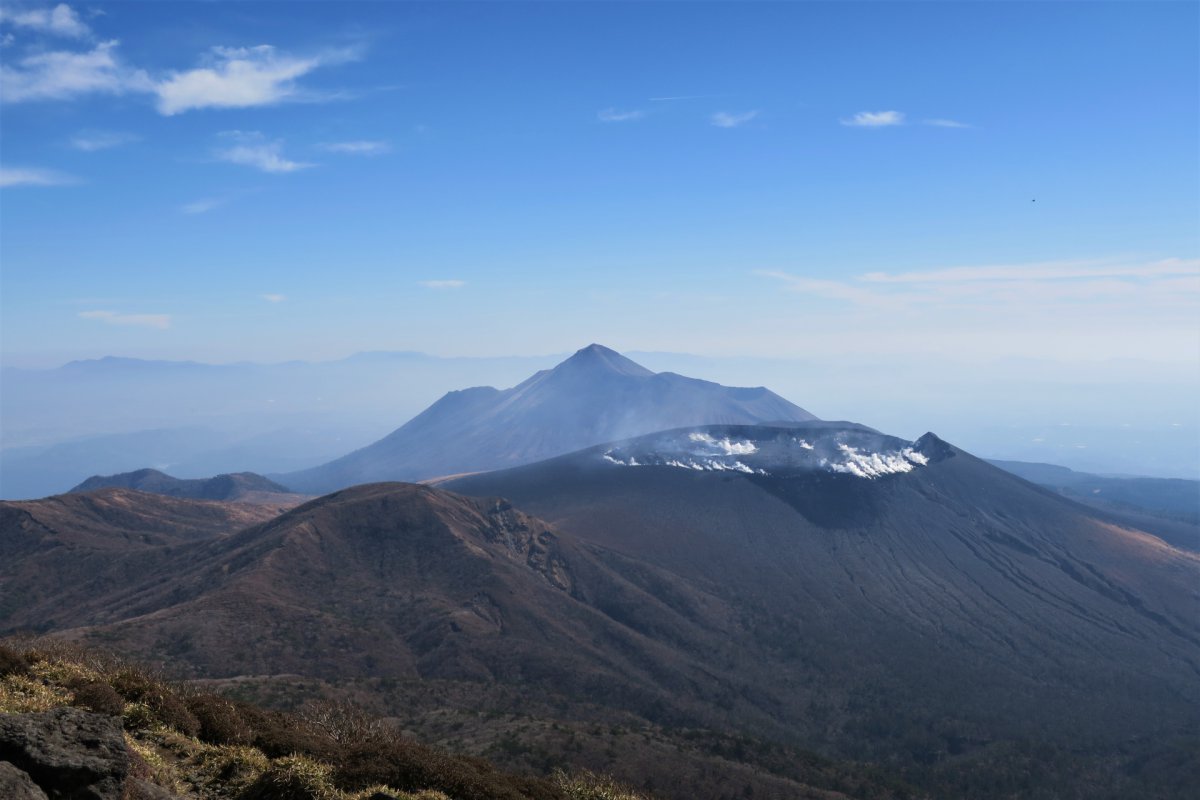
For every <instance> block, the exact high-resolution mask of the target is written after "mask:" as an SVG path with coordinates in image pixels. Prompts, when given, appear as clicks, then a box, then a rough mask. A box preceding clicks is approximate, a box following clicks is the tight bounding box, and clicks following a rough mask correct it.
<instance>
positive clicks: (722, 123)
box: [709, 111, 758, 128]
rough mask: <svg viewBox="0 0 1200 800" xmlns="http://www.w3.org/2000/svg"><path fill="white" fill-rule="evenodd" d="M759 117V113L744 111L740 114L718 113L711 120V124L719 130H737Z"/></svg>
mask: <svg viewBox="0 0 1200 800" xmlns="http://www.w3.org/2000/svg"><path fill="white" fill-rule="evenodd" d="M757 116H758V112H757V111H742V112H740V113H733V112H730V111H718V112H717V113H715V114H713V115H712V116H711V117H710V118H709V122H711V123H712V124H713V125H715V126H716V127H718V128H737V127H739V126H741V125H745V124H746V123H747V122H749V121H750V120H752V119H754V118H755V117H757Z"/></svg>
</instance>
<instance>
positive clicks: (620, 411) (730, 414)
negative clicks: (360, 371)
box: [279, 344, 816, 493]
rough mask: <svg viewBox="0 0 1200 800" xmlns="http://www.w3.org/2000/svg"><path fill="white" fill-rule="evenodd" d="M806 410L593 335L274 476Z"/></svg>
mask: <svg viewBox="0 0 1200 800" xmlns="http://www.w3.org/2000/svg"><path fill="white" fill-rule="evenodd" d="M815 419H816V417H814V416H813V415H812V414H810V413H809V412H807V411H805V410H804V409H802V408H800V407H799V406H796V405H794V404H792V403H789V402H788V401H787V400H784V399H783V398H782V397H780V396H779V395H777V394H774V393H773V392H771V391H769V390H767V389H764V388H762V387H758V388H751V389H742V388H731V387H727V386H721V385H720V384H717V383H712V382H709V381H703V380H697V379H695V378H686V377H684V376H682V375H676V374H674V373H670V372H662V373H654V372H651V371H650V370H648V369H646V368H645V367H642V366H640V365H639V364H636V363H634V362H633V361H631V360H629V359H628V358H625V357H624V356H622V355H621V354H620V353H617V352H615V351H613V350H610V349H608V348H607V347H602V346H600V345H598V344H593V345H590V346H588V347H585V348H583V349H582V350H580V351H578V352H577V353H575V354H574V355H573V356H571V357H570V358H568V359H567V360H566V361H564V362H562V363H561V364H559V365H558V366H557V367H555V368H554V369H550V370H543V371H541V372H538V373H537V374H535V375H533V376H532V377H531V378H529V379H528V380H526V381H524V382H523V383H521V384H519V385H517V386H514V387H513V388H511V389H505V390H503V391H502V390H499V389H494V388H492V387H490V386H488V387H476V388H473V389H464V390H462V391H457V392H450V393H448V394H446V395H445V396H444V397H442V398H441V399H440V400H438V401H437V402H436V403H434V404H433V405H432V406H430V407H429V408H428V409H426V410H425V411H424V412H422V413H421V414H419V415H418V416H416V417H415V418H413V419H412V420H411V421H409V422H408V423H407V424H405V425H404V426H403V427H401V428H399V429H397V430H396V431H394V432H393V433H391V434H389V435H388V436H387V437H385V438H383V439H381V440H380V441H378V442H375V443H374V444H372V445H369V446H367V447H364V448H362V449H361V450H357V451H355V452H353V453H350V454H349V455H347V456H344V457H342V458H339V459H337V460H335V461H331V462H329V463H328V464H324V465H321V466H318V467H314V468H312V469H308V470H303V471H300V472H293V473H288V474H286V475H282V476H279V478H280V480H281V481H283V482H284V483H286V484H287V485H288V486H290V487H292V488H293V489H295V490H296V491H304V492H314V493H316V492H325V491H332V490H335V489H341V488H344V487H346V486H352V485H355V484H359V483H367V482H371V481H395V480H405V481H412V480H422V479H427V478H434V477H439V476H445V475H452V474H457V473H464V472H476V471H480V470H490V469H499V468H503V467H510V466H515V465H518V464H526V463H531V462H534V461H539V460H541V459H544V458H549V457H551V456H556V455H561V454H563V453H569V452H571V451H574V450H578V449H581V448H584V447H589V446H591V445H595V444H599V443H601V442H607V441H613V440H615V439H621V438H625V437H628V436H636V435H639V434H643V433H650V432H652V431H657V430H664V429H668V428H677V427H681V426H685V425H704V424H755V423H760V422H775V421H789V422H804V421H809V420H815Z"/></svg>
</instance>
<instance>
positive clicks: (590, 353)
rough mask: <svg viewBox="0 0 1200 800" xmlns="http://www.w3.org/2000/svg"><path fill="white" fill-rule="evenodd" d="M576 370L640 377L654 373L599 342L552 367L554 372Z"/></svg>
mask: <svg viewBox="0 0 1200 800" xmlns="http://www.w3.org/2000/svg"><path fill="white" fill-rule="evenodd" d="M578 370H587V371H591V372H609V373H618V374H621V375H633V376H642V377H648V376H650V375H653V374H654V373H653V372H651V371H650V370H648V369H646V368H645V367H643V366H642V365H641V364H638V363H637V362H635V361H631V360H630V359H628V358H626V357H625V356H623V355H621V354H620V353H618V352H617V351H616V350H613V349H611V348H608V347H605V346H604V345H601V344H589V345H588V346H587V347H584V348H583V349H581V350H577V351H576V352H575V354H574V355H573V356H571V357H570V358H568V359H567V360H566V361H564V362H562V363H561V364H559V365H558V366H557V367H555V368H554V371H555V372H559V371H571V372H574V371H578Z"/></svg>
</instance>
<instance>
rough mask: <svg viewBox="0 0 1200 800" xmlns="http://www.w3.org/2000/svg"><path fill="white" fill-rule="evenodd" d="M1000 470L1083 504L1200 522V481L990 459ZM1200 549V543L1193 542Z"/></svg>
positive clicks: (1191, 523) (1190, 523) (1190, 522)
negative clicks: (1099, 473)
mask: <svg viewBox="0 0 1200 800" xmlns="http://www.w3.org/2000/svg"><path fill="white" fill-rule="evenodd" d="M989 463H991V464H994V465H995V466H997V467H1000V469H1003V470H1007V471H1008V472H1011V473H1013V474H1014V475H1020V476H1021V477H1022V478H1024V479H1025V480H1027V481H1031V482H1032V483H1036V484H1038V485H1039V486H1044V487H1046V488H1047V489H1052V490H1053V491H1055V492H1058V493H1059V494H1061V495H1063V496H1065V497H1070V498H1072V499H1074V500H1078V501H1079V502H1081V503H1087V504H1088V505H1092V506H1096V507H1097V508H1105V509H1111V510H1117V511H1125V512H1130V511H1133V512H1145V513H1148V514H1152V515H1154V516H1158V517H1164V518H1166V519H1176V520H1180V521H1181V522H1186V523H1188V524H1189V525H1193V526H1195V525H1200V481H1191V480H1184V479H1182V478H1142V477H1137V476H1133V475H1121V476H1113V475H1092V474H1090V473H1087V472H1076V471H1075V470H1071V469H1067V468H1066V467H1060V466H1057V465H1054V464H1037V463H1030V462H1026V461H998V460H989ZM1193 549H1200V542H1194V543H1193Z"/></svg>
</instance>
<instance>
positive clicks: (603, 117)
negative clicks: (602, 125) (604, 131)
mask: <svg viewBox="0 0 1200 800" xmlns="http://www.w3.org/2000/svg"><path fill="white" fill-rule="evenodd" d="M644 116H646V112H645V111H638V110H636V109H631V110H628V111H623V110H621V109H619V108H605V109H601V110H600V111H597V112H596V119H598V120H600V121H601V122H633V121H634V120H639V119H641V118H642V117H644Z"/></svg>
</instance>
